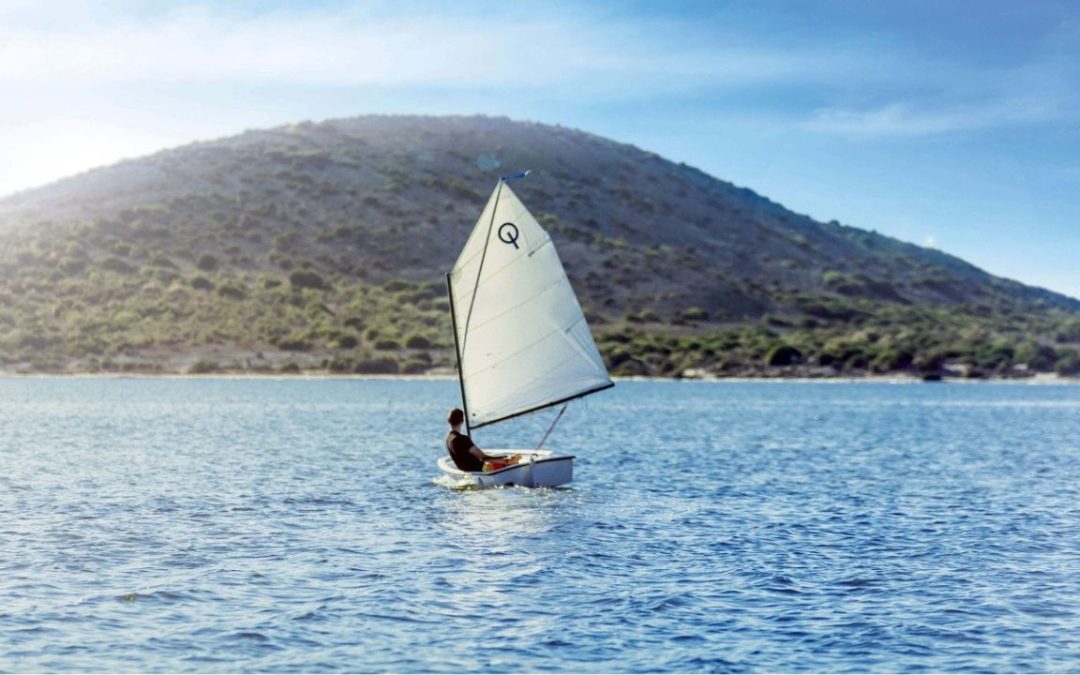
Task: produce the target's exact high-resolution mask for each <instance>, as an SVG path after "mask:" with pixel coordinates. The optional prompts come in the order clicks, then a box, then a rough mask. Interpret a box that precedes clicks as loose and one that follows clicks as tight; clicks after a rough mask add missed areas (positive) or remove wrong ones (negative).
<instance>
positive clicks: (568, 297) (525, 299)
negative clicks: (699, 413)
mask: <svg viewBox="0 0 1080 675" xmlns="http://www.w3.org/2000/svg"><path fill="white" fill-rule="evenodd" d="M526 173H527V172H526ZM524 176H525V174H518V175H516V176H511V177H504V178H502V179H500V180H499V183H498V185H497V186H496V187H495V190H494V191H493V192H492V194H491V198H490V199H489V200H488V203H487V206H485V207H484V211H483V213H481V214H480V218H479V219H478V220H477V221H476V226H475V227H473V230H472V234H470V235H469V239H468V241H466V242H465V248H463V249H462V251H461V254H460V255H459V256H458V259H457V262H456V263H454V267H453V269H451V270H450V273H449V274H447V275H446V288H447V293H448V295H449V297H450V317H451V321H452V322H453V326H454V347H455V349H456V351H457V363H458V381H459V383H460V385H461V404H462V405H461V407H462V409H463V410H464V411H465V430H466V431H465V432H466V434H467V435H470V436H471V435H472V432H473V430H475V429H479V428H481V427H484V426H487V425H489V424H495V423H496V422H502V421H504V420H508V419H511V418H513V417H518V416H520V415H526V414H529V413H532V412H536V411H538V410H544V409H545V408H550V407H552V406H557V405H560V404H566V403H567V402H569V401H571V400H573V399H577V398H581V397H582V396H588V395H589V394H593V393H596V392H598V391H602V390H604V389H608V388H610V387H613V386H614V383H613V382H612V381H611V377H610V376H609V375H608V372H607V367H606V366H605V365H604V359H603V358H602V357H601V356H600V352H599V351H598V350H597V348H596V343H595V342H594V341H593V337H592V333H590V332H589V326H588V324H587V323H586V322H585V315H584V314H583V313H582V311H581V306H580V305H579V304H578V301H577V296H576V295H574V289H573V288H572V287H571V286H570V280H569V279H567V277H566V271H565V270H564V269H563V266H562V262H560V260H559V254H558V253H556V252H555V245H554V244H553V243H552V242H551V237H550V236H549V235H548V233H547V232H546V231H545V230H544V228H542V227H540V224H539V223H538V222H536V219H535V218H533V216H532V214H531V213H529V210H528V209H526V208H525V205H524V204H522V203H521V200H519V199H518V198H517V195H515V194H514V193H513V191H512V190H511V189H510V187H509V186H508V185H506V181H507V180H511V179H514V178H521V177H524ZM564 409H565V406H564ZM561 416H562V412H560V413H559V417H561ZM559 417H556V418H555V422H558V420H559ZM554 426H555V423H554V422H553V423H552V425H551V427H550V428H549V429H548V432H547V433H546V434H544V438H543V439H541V441H540V443H539V444H538V445H537V447H536V448H535V449H529V450H521V449H513V450H501V451H494V450H486V451H485V452H487V453H488V454H491V455H498V456H512V455H516V454H520V455H522V461H521V462H520V463H519V464H515V465H511V466H508V467H505V468H502V469H497V470H495V471H488V472H469V471H462V470H460V469H458V467H457V466H456V465H455V464H454V462H453V460H452V459H450V458H449V457H444V458H442V459H440V460H439V462H438V464H439V468H440V469H442V471H443V472H444V473H445V474H446V475H447V476H448V477H449V478H450V479H451V480H453V481H457V482H467V483H471V484H473V485H478V486H484V487H487V486H497V485H515V486H518V485H520V486H528V487H554V486H557V485H563V484H565V483H569V482H570V481H571V480H572V479H573V476H574V457H573V456H571V455H555V454H553V453H551V452H549V451H546V450H541V449H540V448H541V447H542V446H543V444H544V441H545V440H547V437H548V434H550V433H551V429H552V428H554ZM481 447H482V446H481Z"/></svg>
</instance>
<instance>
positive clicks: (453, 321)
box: [446, 273, 471, 436]
mask: <svg viewBox="0 0 1080 675" xmlns="http://www.w3.org/2000/svg"><path fill="white" fill-rule="evenodd" d="M446 294H447V295H448V296H449V297H450V326H451V327H452V328H453V331H454V354H456V355H457V376H458V386H459V387H461V409H462V410H463V411H464V412H465V435H466V436H468V435H469V434H470V433H471V430H470V429H469V402H468V401H467V400H465V373H463V372H462V370H461V346H460V345H459V344H458V336H457V317H456V316H455V314H454V287H453V286H452V285H451V283H450V274H449V273H448V274H447V275H446Z"/></svg>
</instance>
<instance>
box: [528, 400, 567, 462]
mask: <svg viewBox="0 0 1080 675" xmlns="http://www.w3.org/2000/svg"><path fill="white" fill-rule="evenodd" d="M568 405H570V403H569V402H567V403H563V407H562V410H560V411H559V414H558V415H556V416H555V421H554V422H552V423H551V426H550V427H548V430H547V432H546V433H545V434H544V437H543V438H541V439H540V442H539V443H537V444H536V449H537V450H539V449H540V448H541V447H543V445H544V441H546V440H547V439H548V436H550V435H551V432H552V430H553V429H555V425H556V424H558V423H559V420H560V419H562V415H563V413H564V412H566V406H568Z"/></svg>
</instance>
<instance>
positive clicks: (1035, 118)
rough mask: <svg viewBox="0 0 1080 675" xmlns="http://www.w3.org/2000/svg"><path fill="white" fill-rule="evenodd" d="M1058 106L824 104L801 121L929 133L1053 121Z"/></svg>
mask: <svg viewBox="0 0 1080 675" xmlns="http://www.w3.org/2000/svg"><path fill="white" fill-rule="evenodd" d="M1059 114H1060V113H1059V110H1058V107H1057V105H1056V103H1055V102H1053V101H1040V100H1023V99H1008V100H993V99H991V100H988V101H985V102H983V103H981V104H969V105H966V106H965V105H953V106H945V107H934V106H918V105H916V104H914V103H890V104H888V105H884V106H880V107H876V108H867V109H849V108H841V107H829V108H822V109H819V110H817V111H815V112H814V113H813V115H812V116H811V117H810V119H809V120H807V121H806V122H804V123H803V124H802V128H803V129H806V130H808V131H814V132H820V133H827V134H838V135H845V136H860V137H869V136H879V137H880V136H926V135H933V134H943V133H949V132H953V131H969V130H976V129H985V128H991V127H1002V126H1010V125H1017V124H1031V123H1037V122H1045V121H1052V120H1055V119H1057V118H1058V116H1059Z"/></svg>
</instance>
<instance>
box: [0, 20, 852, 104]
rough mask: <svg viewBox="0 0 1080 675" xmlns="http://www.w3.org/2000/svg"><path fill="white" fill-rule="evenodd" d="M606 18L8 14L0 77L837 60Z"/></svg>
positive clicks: (577, 75)
mask: <svg viewBox="0 0 1080 675" xmlns="http://www.w3.org/2000/svg"><path fill="white" fill-rule="evenodd" d="M601 19H602V20H601ZM601 19H596V18H595V17H594V13H592V12H588V11H586V10H566V11H562V12H556V13H553V14H552V15H550V16H547V17H544V16H536V15H535V14H534V15H530V14H527V13H524V12H523V13H521V14H520V15H510V16H507V15H496V16H491V15H483V14H479V13H475V14H471V15H470V14H456V15H450V16H439V17H423V16H404V17H403V16H376V15H372V14H370V13H365V12H363V11H360V10H357V9H353V8H350V7H344V8H338V9H336V10H334V11H326V12H320V13H312V12H297V11H277V12H270V13H267V14H262V15H257V16H240V15H237V14H235V13H229V12H225V11H221V10H217V9H214V8H212V7H210V6H193V7H188V8H186V9H181V10H175V11H170V12H167V13H165V14H161V15H155V16H150V17H143V18H139V19H132V18H128V17H114V18H111V19H106V20H104V21H83V22H75V23H69V24H67V25H64V26H61V27H60V28H56V27H54V26H48V27H45V26H41V25H36V24H34V23H32V22H26V23H24V24H23V25H11V24H10V23H9V25H8V26H7V27H0V83H7V84H10V85H20V84H21V85H25V84H28V83H35V82H42V81H48V82H52V83H64V82H75V83H86V82H94V83H100V84H104V85H109V84H122V83H128V82H145V81H153V82H158V83H161V82H173V83H177V82H179V83H207V82H223V81H230V80H235V81H243V82H246V83H277V84H302V85H305V86H312V85H314V86H394V87H409V86H432V87H478V86H483V87H508V86H509V87H514V86H521V87H525V86H531V87H540V86H552V85H559V86H563V87H565V86H567V85H568V84H570V85H576V86H583V85H588V86H591V87H593V88H595V89H596V90H602V91H609V92H610V91H612V90H614V89H620V90H622V91H625V92H627V93H632V92H633V91H634V90H635V87H640V86H641V85H642V84H648V85H649V86H651V87H661V88H664V87H684V88H686V87H689V88H695V87H696V88H702V87H715V86H717V85H722V84H729V85H730V84H753V85H762V84H768V83H774V82H777V81H791V80H803V81H807V80H811V81H812V80H816V79H817V78H819V77H820V76H821V74H822V73H833V72H835V71H836V70H837V69H841V68H844V67H845V66H844V59H842V58H838V57H837V55H836V54H835V52H834V51H832V50H817V51H813V50H802V51H792V52H783V51H778V50H770V49H765V48H754V47H751V46H747V45H738V44H733V43H732V42H733V41H732V42H728V43H725V41H723V40H721V41H719V42H716V41H711V40H709V39H708V38H707V36H706V35H705V34H704V33H703V31H701V30H700V27H695V26H694V25H693V24H692V23H690V22H686V21H684V20H674V19H667V20H651V21H642V20H640V19H635V18H632V17H631V18H626V19H621V18H619V17H617V16H615V17H601ZM632 85H633V86H632Z"/></svg>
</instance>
